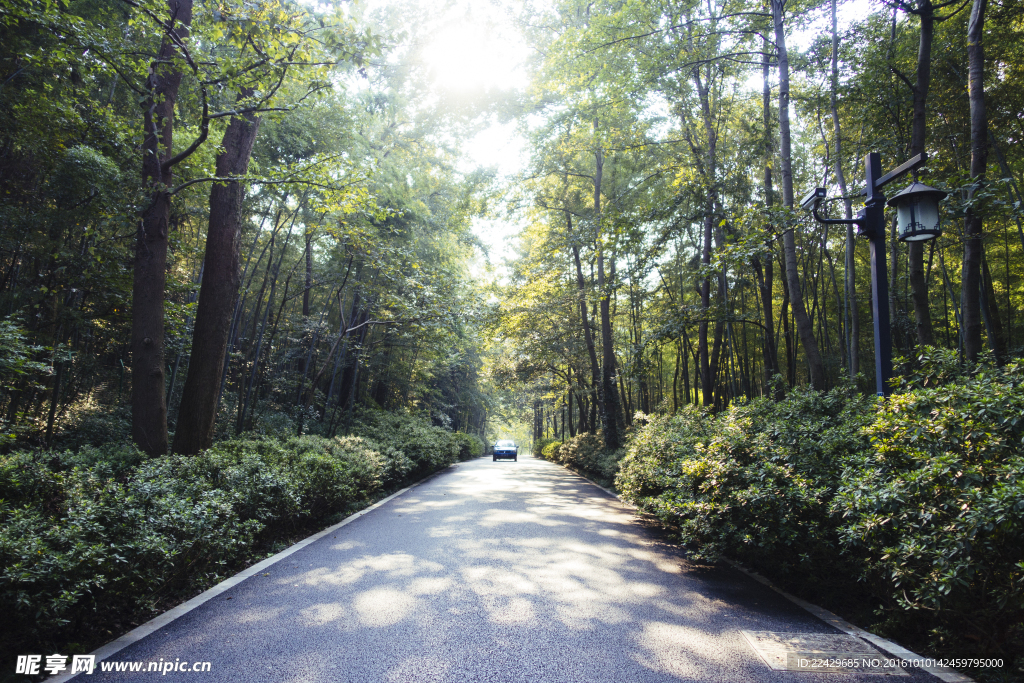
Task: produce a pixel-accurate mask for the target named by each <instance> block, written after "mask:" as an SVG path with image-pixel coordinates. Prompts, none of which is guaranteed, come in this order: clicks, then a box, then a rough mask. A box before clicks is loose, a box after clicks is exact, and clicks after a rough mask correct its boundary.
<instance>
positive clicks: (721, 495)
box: [561, 349, 1024, 656]
mask: <svg viewBox="0 0 1024 683" xmlns="http://www.w3.org/2000/svg"><path fill="white" fill-rule="evenodd" d="M895 384H896V386H897V387H898V389H899V391H900V393H897V394H895V395H893V396H892V397H890V398H888V399H886V400H884V401H880V400H877V399H875V398H874V397H864V396H859V395H851V394H849V393H848V392H847V391H846V390H845V389H843V388H839V389H836V390H833V391H830V392H814V391H810V390H799V389H798V390H794V391H792V392H790V393H789V395H787V396H786V397H785V398H784V399H783V400H781V401H771V400H767V399H758V400H754V401H751V402H749V403H737V404H734V405H732V406H730V407H729V408H728V409H727V410H725V411H723V412H722V413H720V414H718V415H717V416H711V415H709V414H708V413H706V412H704V411H702V410H700V409H698V408H694V407H687V408H686V409H684V410H683V411H681V412H680V413H679V414H677V415H675V416H657V417H654V418H652V419H651V421H650V423H649V424H648V425H647V426H646V427H643V428H641V429H639V430H636V431H635V432H634V433H633V434H632V436H631V438H630V441H629V444H628V452H627V455H626V457H625V458H624V459H623V461H622V466H621V470H620V471H619V473H618V476H617V485H618V488H619V490H620V491H621V492H622V494H623V496H624V497H625V498H626V499H627V500H630V501H631V502H633V503H634V504H636V505H637V506H638V507H639V508H640V510H641V511H643V512H647V513H650V514H653V515H656V516H657V517H659V518H660V519H661V520H662V521H664V522H665V523H666V524H667V525H668V526H670V527H672V528H673V529H674V530H675V531H676V532H677V533H678V535H679V538H680V540H681V541H682V542H683V543H685V544H687V546H688V547H689V549H690V550H691V551H692V553H693V555H695V556H696V557H699V558H706V559H716V558H718V557H720V556H721V555H723V554H726V555H729V556H731V557H733V558H736V559H740V560H744V561H747V562H750V563H752V564H754V565H755V566H757V567H758V568H760V569H762V570H765V571H768V572H769V573H771V574H773V575H775V576H781V577H782V578H783V579H785V580H787V581H789V583H790V585H793V584H795V583H797V582H800V583H801V584H802V585H803V587H804V588H805V589H806V588H807V587H808V586H813V587H817V588H820V587H828V589H829V590H830V591H833V593H832V597H831V598H830V599H832V598H834V599H837V600H839V601H842V596H841V595H840V596H837V595H836V593H849V591H850V590H851V588H852V587H853V586H855V585H856V584H857V581H858V579H863V580H864V583H861V584H860V586H861V587H862V588H861V589H860V590H864V591H866V592H868V593H869V594H870V597H871V598H872V599H873V600H875V601H877V602H874V605H875V606H877V607H878V608H879V610H880V611H879V612H877V614H878V616H880V617H881V618H882V620H883V621H882V623H881V624H880V626H881V627H882V628H883V629H885V628H888V629H898V630H897V631H896V632H897V633H900V634H907V633H914V632H916V633H918V634H922V635H924V634H929V633H930V636H925V637H928V638H930V639H931V646H932V647H940V646H939V639H942V638H946V639H947V640H946V642H944V643H942V645H941V649H943V650H944V651H946V652H949V651H951V645H950V642H949V637H950V636H951V635H955V636H956V637H957V638H958V639H959V642H960V643H965V642H967V640H970V641H971V642H972V643H973V645H971V646H970V647H969V648H966V647H964V646H962V645H961V646H960V648H959V651H960V652H975V653H978V652H981V653H985V654H997V653H998V654H999V655H1000V656H1003V655H1012V654H1013V653H1014V652H1015V651H1017V650H1016V649H1017V648H1020V646H1021V643H1022V640H1024V629H1022V626H1021V625H1022V624H1024V447H1022V446H1024V368H1022V367H1021V366H1020V365H1015V364H1011V365H1008V366H1007V367H1005V368H1002V369H999V368H995V367H992V366H989V365H984V364H983V365H979V366H976V367H968V366H964V365H962V364H960V362H959V361H958V360H957V358H956V356H955V354H952V353H948V352H942V351H936V350H933V349H928V350H926V351H925V352H924V353H922V354H921V355H920V356H919V357H918V358H917V359H915V361H914V362H913V363H912V364H909V365H908V366H907V370H905V374H904V376H903V377H902V378H898V379H897V380H896V381H895ZM561 450H562V451H563V452H564V451H565V447H564V446H563V448H562V449H561ZM578 450H580V451H582V450H584V449H582V448H581V449H578ZM562 457H563V459H567V460H569V459H571V458H568V457H566V455H564V454H563V456H562ZM573 457H577V458H578V457H579V456H573ZM843 586H845V588H842V587H843ZM817 588H815V590H816V589H817ZM837 588H838V589H839V590H838V591H837V590H836V589H837Z"/></svg>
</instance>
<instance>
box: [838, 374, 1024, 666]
mask: <svg viewBox="0 0 1024 683" xmlns="http://www.w3.org/2000/svg"><path fill="white" fill-rule="evenodd" d="M920 360H921V361H922V367H921V369H920V370H919V371H918V373H917V377H916V378H913V379H911V378H908V379H906V381H907V382H908V383H909V382H914V383H920V384H925V383H928V384H929V385H930V386H928V387H927V388H918V389H915V390H913V391H910V392H907V393H904V394H900V395H896V396H893V397H891V398H890V400H888V401H886V402H885V403H882V404H880V406H879V409H878V411H877V416H876V418H875V420H874V422H873V423H872V424H871V425H870V426H869V428H868V429H867V430H866V434H867V435H869V436H870V438H871V450H870V452H869V456H868V457H866V458H864V459H862V460H855V461H852V462H851V463H850V466H849V467H848V468H847V469H846V471H845V472H844V473H843V476H842V479H841V481H842V484H841V486H840V490H839V495H838V497H837V499H836V500H835V502H834V513H835V514H836V516H839V517H842V518H843V520H844V523H843V526H842V528H841V530H840V531H841V539H842V541H843V543H844V546H845V547H846V550H847V552H851V553H865V554H866V555H867V556H868V557H869V558H870V562H869V564H868V566H867V569H866V570H865V574H864V575H865V578H867V579H868V580H869V581H870V582H871V584H872V585H873V586H875V587H876V590H879V591H883V592H885V593H886V595H887V597H888V598H889V599H890V601H891V602H892V603H893V604H894V605H895V606H896V607H897V608H899V609H903V610H920V611H925V612H931V613H933V614H935V615H936V620H937V621H938V622H939V623H941V624H944V625H946V626H950V625H958V627H959V628H964V626H966V630H968V631H969V632H971V634H972V636H973V637H975V638H978V639H979V640H980V642H981V644H982V645H983V646H984V647H985V648H987V649H989V650H990V651H999V650H1000V649H1003V648H1004V646H1005V645H1006V643H1007V640H1008V639H1010V638H1011V637H1012V636H1013V633H1012V632H1013V630H1014V629H1015V628H1016V629H1017V633H1016V636H1017V637H1021V636H1024V633H1021V632H1020V624H1021V623H1024V448H1022V445H1024V367H1021V365H1019V364H1011V365H1008V366H1006V367H1005V368H993V367H987V368H986V367H979V368H975V369H973V372H972V373H971V374H969V375H967V376H963V377H959V378H955V377H952V376H950V375H948V374H947V373H949V365H950V364H949V362H948V361H949V359H948V358H947V357H945V354H940V355H939V357H938V358H929V357H927V356H924V357H922V358H921V359H920ZM942 376H946V377H948V378H949V381H947V382H942V383H936V381H935V380H936V378H937V377H942Z"/></svg>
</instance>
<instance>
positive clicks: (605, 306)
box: [594, 122, 623, 450]
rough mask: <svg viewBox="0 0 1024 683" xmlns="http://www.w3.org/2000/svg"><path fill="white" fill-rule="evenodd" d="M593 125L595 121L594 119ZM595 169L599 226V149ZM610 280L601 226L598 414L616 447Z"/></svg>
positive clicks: (618, 414) (618, 417)
mask: <svg viewBox="0 0 1024 683" xmlns="http://www.w3.org/2000/svg"><path fill="white" fill-rule="evenodd" d="M594 125H595V127H596V125H597V124H596V122H595V124H594ZM594 157H595V161H596V166H597V170H596V172H595V173H594V218H595V221H596V222H597V223H598V225H600V222H601V175H602V170H603V167H604V155H603V154H602V153H601V150H600V149H598V150H597V151H596V152H595V153H594ZM609 275H610V277H609V280H611V279H614V277H615V258H614V256H613V257H612V260H611V267H610V269H609ZM610 286H611V283H610V282H607V281H606V280H605V273H604V247H603V246H602V245H601V243H600V228H598V244H597V291H598V295H599V297H600V309H601V356H602V363H601V401H602V406H603V410H602V413H601V427H602V428H603V430H604V434H603V436H604V445H605V447H606V448H608V449H609V450H615V449H617V448H618V447H619V446H621V445H622V423H623V418H622V404H621V403H620V401H619V394H618V392H617V391H616V390H615V372H616V371H615V346H614V341H613V338H612V319H611V298H612V297H611V291H610Z"/></svg>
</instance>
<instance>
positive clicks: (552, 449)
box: [540, 441, 562, 462]
mask: <svg viewBox="0 0 1024 683" xmlns="http://www.w3.org/2000/svg"><path fill="white" fill-rule="evenodd" d="M561 447H562V442H561V441H549V442H548V444H547V445H546V446H544V448H542V449H541V451H540V457H542V458H544V459H545V460H550V461H551V462H561V460H559V456H558V450H559V449H560V448H561Z"/></svg>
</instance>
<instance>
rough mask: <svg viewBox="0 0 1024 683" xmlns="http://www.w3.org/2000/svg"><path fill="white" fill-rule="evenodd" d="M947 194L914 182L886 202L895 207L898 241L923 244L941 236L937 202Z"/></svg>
mask: <svg viewBox="0 0 1024 683" xmlns="http://www.w3.org/2000/svg"><path fill="white" fill-rule="evenodd" d="M947 194H949V193H948V192H943V191H942V190H939V189H936V188H934V187H930V186H928V185H925V184H924V183H920V182H918V181H916V180H915V181H914V182H913V183H911V184H910V186H908V187H906V188H904V189H903V190H901V191H900V192H898V193H897V194H896V195H895V196H894V197H893V198H892V199H890V200H889V201H887V202H886V204H888V205H889V206H895V207H896V226H897V232H898V234H899V238H900V240H902V241H904V242H923V241H925V240H931V239H935V238H936V237H938V236H939V235H941V234H942V230H941V229H940V228H939V201H941V200H942V199H944V198H945V197H946V195H947Z"/></svg>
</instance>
